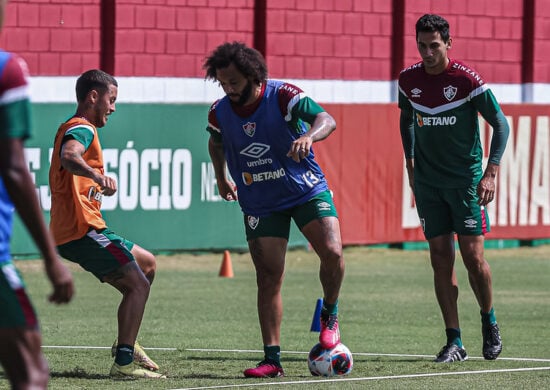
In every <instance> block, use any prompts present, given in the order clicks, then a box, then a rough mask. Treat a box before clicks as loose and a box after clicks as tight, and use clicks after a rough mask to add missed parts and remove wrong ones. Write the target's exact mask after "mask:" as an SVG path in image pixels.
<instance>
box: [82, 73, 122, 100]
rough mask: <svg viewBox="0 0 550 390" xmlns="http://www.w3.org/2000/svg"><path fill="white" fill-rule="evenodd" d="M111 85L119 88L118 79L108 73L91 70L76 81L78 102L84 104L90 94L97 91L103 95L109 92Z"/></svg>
mask: <svg viewBox="0 0 550 390" xmlns="http://www.w3.org/2000/svg"><path fill="white" fill-rule="evenodd" d="M109 85H114V86H115V87H118V83H117V81H116V79H115V78H114V77H113V76H111V75H110V74H108V73H105V72H104V71H102V70H99V69H91V70H88V71H86V72H84V73H82V74H81V75H80V77H79V78H78V80H76V100H77V102H83V101H84V100H86V96H88V92H90V91H91V90H93V89H95V90H96V91H98V92H99V93H100V94H101V95H103V94H104V93H106V92H107V91H108V90H109Z"/></svg>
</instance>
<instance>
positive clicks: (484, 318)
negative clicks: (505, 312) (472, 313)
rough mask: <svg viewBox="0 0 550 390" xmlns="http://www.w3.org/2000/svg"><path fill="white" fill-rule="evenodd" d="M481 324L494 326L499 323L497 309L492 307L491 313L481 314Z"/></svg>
mask: <svg viewBox="0 0 550 390" xmlns="http://www.w3.org/2000/svg"><path fill="white" fill-rule="evenodd" d="M480 313H481V323H482V324H483V325H494V324H496V323H497V317H496V316H495V309H493V308H492V307H491V310H489V313H483V312H481V311H480Z"/></svg>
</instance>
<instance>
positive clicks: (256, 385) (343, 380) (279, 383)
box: [172, 367, 550, 390]
mask: <svg viewBox="0 0 550 390" xmlns="http://www.w3.org/2000/svg"><path fill="white" fill-rule="evenodd" d="M548 370H550V367H526V368H510V369H499V370H480V371H456V372H434V373H427V374H408V375H389V376H371V377H363V378H338V379H317V380H305V381H289V382H269V383H266V382H262V383H246V384H240V385H219V386H205V387H186V388H178V389H172V390H199V389H200V390H202V389H229V388H237V387H260V386H281V385H302V384H313V383H314V384H318V383H333V384H336V382H337V381H338V382H365V381H375V380H384V379H411V378H429V377H437V376H450V375H472V374H494V373H504V372H526V371H548Z"/></svg>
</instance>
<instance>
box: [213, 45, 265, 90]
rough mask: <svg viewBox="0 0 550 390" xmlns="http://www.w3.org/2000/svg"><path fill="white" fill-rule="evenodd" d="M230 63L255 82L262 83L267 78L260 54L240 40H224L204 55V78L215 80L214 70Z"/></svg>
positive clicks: (263, 60) (225, 66) (263, 61)
mask: <svg viewBox="0 0 550 390" xmlns="http://www.w3.org/2000/svg"><path fill="white" fill-rule="evenodd" d="M231 63H233V64H235V67H236V68H237V69H238V70H239V72H241V73H242V74H243V75H244V76H245V77H252V78H253V79H254V81H256V82H257V83H263V82H265V80H266V79H267V65H266V63H265V59H264V57H263V56H262V54H261V53H260V52H259V51H258V50H256V49H253V48H251V47H248V46H246V45H245V44H244V43H242V42H232V43H229V42H226V43H224V44H222V45H220V46H218V47H217V48H216V49H215V50H214V51H213V52H212V53H211V54H210V56H209V57H206V59H205V61H204V65H203V69H205V70H206V76H205V78H206V79H210V80H217V78H216V70H218V69H223V68H227V67H228V66H229V65H230V64H231Z"/></svg>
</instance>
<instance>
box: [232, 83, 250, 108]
mask: <svg viewBox="0 0 550 390" xmlns="http://www.w3.org/2000/svg"><path fill="white" fill-rule="evenodd" d="M252 87H253V85H252V83H251V82H250V81H248V83H246V86H245V87H244V89H243V91H242V92H241V96H240V97H239V100H237V101H236V102H235V104H236V105H238V106H241V107H242V106H244V105H245V104H246V102H247V101H248V99H249V98H250V95H252Z"/></svg>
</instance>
